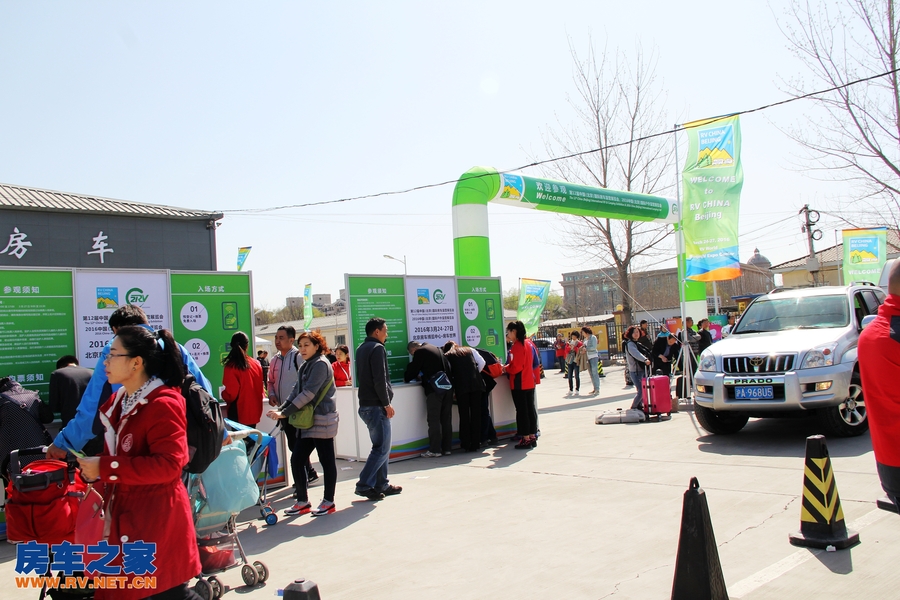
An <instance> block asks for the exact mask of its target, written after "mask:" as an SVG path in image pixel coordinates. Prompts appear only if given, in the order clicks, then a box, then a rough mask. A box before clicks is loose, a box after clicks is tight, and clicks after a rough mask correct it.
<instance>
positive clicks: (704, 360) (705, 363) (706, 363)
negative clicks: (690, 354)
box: [699, 348, 716, 371]
mask: <svg viewBox="0 0 900 600" xmlns="http://www.w3.org/2000/svg"><path fill="white" fill-rule="evenodd" d="M699 370H701V371H715V370H716V356H715V355H714V354H713V353H712V351H711V350H710V349H709V348H707V349H706V350H704V351H703V353H702V354H701V355H700V369H699Z"/></svg>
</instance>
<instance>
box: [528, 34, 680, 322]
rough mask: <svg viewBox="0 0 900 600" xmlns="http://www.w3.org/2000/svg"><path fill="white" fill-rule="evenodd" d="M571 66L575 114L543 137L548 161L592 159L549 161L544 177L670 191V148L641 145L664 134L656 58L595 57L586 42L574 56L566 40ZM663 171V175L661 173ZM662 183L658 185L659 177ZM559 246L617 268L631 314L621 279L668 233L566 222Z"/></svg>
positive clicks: (633, 225) (660, 141)
mask: <svg viewBox="0 0 900 600" xmlns="http://www.w3.org/2000/svg"><path fill="white" fill-rule="evenodd" d="M569 52H570V53H571V55H572V60H573V62H574V64H575V67H574V73H573V80H574V83H575V94H574V95H572V96H569V97H568V98H567V101H568V103H569V105H570V106H571V107H572V108H573V109H574V110H575V114H576V116H577V119H576V122H575V123H574V124H572V125H564V124H562V123H559V122H558V123H557V127H556V128H554V129H551V130H548V131H546V132H544V135H543V137H544V146H545V149H546V151H547V152H548V153H549V154H550V155H551V156H562V155H570V154H576V153H579V152H584V151H586V150H591V149H595V148H597V149H598V150H597V152H591V153H588V154H580V155H578V156H576V157H574V158H571V159H566V160H561V161H555V162H553V163H549V164H548V165H546V166H545V174H546V175H547V176H549V177H554V178H558V179H561V180H563V181H570V182H573V183H581V184H584V185H590V186H595V187H601V188H611V189H618V190H625V191H629V192H638V193H644V194H660V193H662V192H664V191H665V190H667V189H669V188H671V187H672V184H673V182H672V180H671V173H672V172H671V168H672V161H673V157H672V151H671V146H669V147H667V146H666V145H667V144H671V141H670V140H669V139H668V137H667V136H662V137H654V138H651V139H646V140H644V139H640V138H642V137H644V136H646V135H649V134H652V133H658V132H660V131H664V130H665V129H666V128H667V123H668V120H667V119H666V114H665V100H666V96H665V93H664V92H663V91H662V89H661V87H660V85H659V83H658V81H657V77H656V56H655V52H654V53H651V54H650V55H649V56H645V54H644V52H643V50H642V49H641V48H640V47H638V48H637V51H636V54H635V58H634V60H633V61H632V60H629V58H628V56H627V55H626V54H625V53H623V52H617V53H616V54H615V55H614V56H610V55H608V54H607V52H606V51H605V50H604V51H603V52H600V53H598V52H597V51H596V50H595V49H594V45H593V40H591V41H590V42H589V46H588V51H587V55H586V56H585V57H583V58H582V57H580V56H579V55H578V53H577V51H576V50H575V48H574V47H573V46H572V42H571V40H570V41H569ZM667 171H668V173H667ZM667 174H668V175H669V176H670V179H669V180H666V179H665V176H666V175H667ZM566 223H567V231H566V240H567V242H566V246H567V247H568V248H570V250H572V251H573V253H576V254H577V255H579V256H584V254H585V253H587V254H588V256H590V257H591V258H592V259H594V260H596V261H597V263H599V265H598V266H599V267H600V268H609V267H613V268H615V269H616V272H617V276H618V284H619V286H620V287H621V288H622V290H623V292H624V293H623V301H622V305H623V309H624V311H625V314H626V315H630V314H631V298H630V284H629V280H628V274H629V272H630V271H631V269H632V266H633V265H634V264H635V262H636V261H639V260H643V259H652V258H654V257H658V256H661V254H662V251H663V250H664V249H666V248H665V246H666V244H664V243H663V242H664V240H665V239H666V238H667V237H668V236H669V235H670V234H671V233H672V229H671V228H670V227H667V226H666V225H664V224H659V223H646V222H642V221H621V220H617V219H602V218H597V217H572V218H569V219H567V220H566Z"/></svg>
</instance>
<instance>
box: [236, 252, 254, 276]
mask: <svg viewBox="0 0 900 600" xmlns="http://www.w3.org/2000/svg"><path fill="white" fill-rule="evenodd" d="M252 247H253V246H245V247H243V248H238V261H237V267H238V271H240V270H241V268H242V267H243V266H244V263H245V262H246V261H247V255H248V254H250V248H252Z"/></svg>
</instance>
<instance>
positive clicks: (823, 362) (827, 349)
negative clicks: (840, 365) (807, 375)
mask: <svg viewBox="0 0 900 600" xmlns="http://www.w3.org/2000/svg"><path fill="white" fill-rule="evenodd" d="M835 348H837V342H831V343H829V344H822V345H821V346H816V347H815V348H813V349H812V350H810V351H809V352H807V353H806V356H804V357H803V360H802V361H800V368H801V369H814V368H816V367H830V366H831V365H833V364H834V350H835Z"/></svg>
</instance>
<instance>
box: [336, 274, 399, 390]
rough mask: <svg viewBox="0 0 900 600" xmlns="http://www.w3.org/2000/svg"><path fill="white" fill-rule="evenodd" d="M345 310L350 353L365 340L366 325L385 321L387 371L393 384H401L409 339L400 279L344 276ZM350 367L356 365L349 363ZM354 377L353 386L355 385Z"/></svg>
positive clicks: (353, 362) (354, 378)
mask: <svg viewBox="0 0 900 600" xmlns="http://www.w3.org/2000/svg"><path fill="white" fill-rule="evenodd" d="M345 288H346V290H347V309H348V320H349V327H350V351H351V352H353V351H354V350H355V349H356V347H357V346H359V345H360V344H362V343H363V342H364V341H365V339H366V323H367V322H368V321H369V319H371V318H372V317H379V318H382V319H384V320H385V322H386V324H387V326H388V338H387V341H385V343H384V349H385V351H386V352H387V360H388V371H390V376H391V381H392V382H393V383H397V382H402V381H403V373H404V371H405V370H406V365H408V364H409V353H408V352H407V351H406V344H407V342H409V341H410V340H411V339H415V338H411V337H410V336H409V333H408V331H407V328H406V295H405V293H404V286H403V277H391V276H385V277H378V276H368V275H364V276H357V275H347V276H346V284H345ZM351 364H352V365H353V368H354V369H355V368H356V362H355V361H352V362H351ZM356 381H357V378H356V374H355V373H354V375H353V384H354V385H356Z"/></svg>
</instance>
